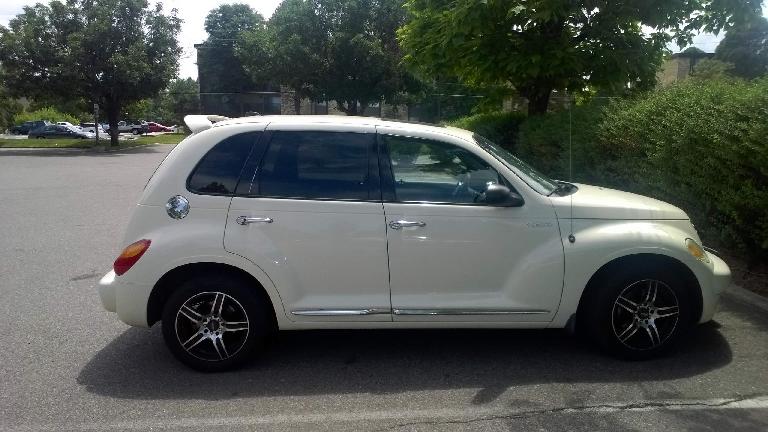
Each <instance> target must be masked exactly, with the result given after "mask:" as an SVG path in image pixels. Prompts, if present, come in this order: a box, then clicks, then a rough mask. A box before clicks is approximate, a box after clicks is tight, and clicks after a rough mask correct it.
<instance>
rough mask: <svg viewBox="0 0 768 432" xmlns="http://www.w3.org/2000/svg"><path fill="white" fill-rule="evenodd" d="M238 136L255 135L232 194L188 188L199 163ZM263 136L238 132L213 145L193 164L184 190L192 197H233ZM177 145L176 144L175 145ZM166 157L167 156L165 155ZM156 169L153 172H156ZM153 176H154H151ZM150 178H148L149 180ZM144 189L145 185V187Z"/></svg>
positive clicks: (250, 132) (261, 133)
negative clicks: (219, 146) (221, 145)
mask: <svg viewBox="0 0 768 432" xmlns="http://www.w3.org/2000/svg"><path fill="white" fill-rule="evenodd" d="M240 135H255V139H253V140H252V141H251V148H250V149H249V150H248V154H247V155H246V157H245V161H244V162H243V166H241V167H240V172H239V173H238V175H237V180H236V181H235V189H234V190H233V191H232V193H218V192H201V191H198V190H195V189H193V188H192V187H190V181H191V180H192V177H193V176H194V175H195V173H196V172H197V168H198V167H199V166H200V164H201V163H203V160H204V159H205V157H206V156H208V154H209V153H210V152H212V151H213V150H214V149H215V148H216V147H218V145H219V144H221V143H223V142H224V141H226V140H229V139H232V138H234V137H237V136H240ZM263 135H264V131H261V130H255V131H247V132H240V133H236V134H233V135H230V136H228V137H226V138H224V139H222V140H220V141H219V142H217V143H216V144H214V145H213V146H212V147H211V148H209V149H208V150H207V151H206V152H205V154H204V155H203V156H202V157H201V158H200V160H198V161H197V163H195V166H194V167H193V168H192V170H191V171H190V172H189V175H187V180H186V181H185V182H184V188H185V189H187V191H188V192H190V193H192V194H194V195H200V196H226V197H230V198H231V197H234V196H235V193H236V192H237V187H238V185H239V184H240V178H241V177H242V176H243V170H244V169H245V167H246V166H247V165H248V161H249V160H250V158H251V154H252V153H253V150H254V149H255V148H256V144H258V143H259V142H260V140H261V139H262V136H263ZM177 145H178V144H177ZM166 157H168V155H166ZM163 162H165V159H163ZM163 162H160V165H162V164H163ZM160 165H158V166H157V168H160ZM157 168H156V169H155V171H157ZM153 175H154V174H153ZM151 179H152V178H151V177H150V180H151ZM147 184H149V181H147ZM145 187H146V185H145Z"/></svg>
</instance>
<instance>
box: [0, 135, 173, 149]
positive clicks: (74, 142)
mask: <svg viewBox="0 0 768 432" xmlns="http://www.w3.org/2000/svg"><path fill="white" fill-rule="evenodd" d="M185 137H186V135H184V134H175V133H174V134H163V135H157V136H141V137H138V138H136V139H132V140H120V148H129V147H136V146H142V145H149V144H178V143H179V142H181V140H183V139H184V138H185ZM99 143H100V144H101V145H105V144H107V143H108V141H107V140H104V139H99ZM95 145H96V140H81V139H58V138H53V139H0V148H91V147H94V146H95Z"/></svg>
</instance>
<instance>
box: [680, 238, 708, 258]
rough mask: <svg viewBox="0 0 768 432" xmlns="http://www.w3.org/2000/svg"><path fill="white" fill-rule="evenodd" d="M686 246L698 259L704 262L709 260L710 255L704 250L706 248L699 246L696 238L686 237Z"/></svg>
mask: <svg viewBox="0 0 768 432" xmlns="http://www.w3.org/2000/svg"><path fill="white" fill-rule="evenodd" d="M685 247H687V248H688V252H690V254H691V255H693V256H694V257H696V259H697V260H699V261H703V262H709V257H708V256H707V253H706V252H705V251H704V248H703V247H701V246H699V244H698V243H696V241H695V240H694V239H690V238H687V239H685Z"/></svg>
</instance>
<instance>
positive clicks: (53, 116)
mask: <svg viewBox="0 0 768 432" xmlns="http://www.w3.org/2000/svg"><path fill="white" fill-rule="evenodd" d="M36 120H48V121H49V122H52V123H56V122H60V121H65V122H70V123H72V124H73V125H77V124H79V123H80V120H78V119H77V117H75V116H73V115H70V114H66V113H63V112H60V111H58V110H56V108H53V107H46V108H41V109H38V110H35V111H25V112H21V113H19V114H16V116H14V117H13V121H14V123H15V124H20V123H24V122H25V121H36Z"/></svg>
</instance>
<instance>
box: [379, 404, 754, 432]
mask: <svg viewBox="0 0 768 432" xmlns="http://www.w3.org/2000/svg"><path fill="white" fill-rule="evenodd" d="M745 402H746V403H745ZM708 408H716V409H722V408H727V409H749V408H761V409H766V408H768V395H750V396H743V397H736V398H729V399H710V400H690V401H683V400H664V401H646V402H633V403H627V404H611V403H604V404H596V405H584V406H579V407H558V408H549V409H540V410H528V411H519V412H515V413H509V414H493V415H485V416H479V417H475V418H469V419H455V420H447V419H446V420H424V421H414V422H408V423H400V424H397V425H393V426H390V427H387V428H382V429H377V431H388V430H396V429H402V428H406V427H409V426H426V425H434V426H437V425H450V424H471V423H477V422H484V421H493V420H515V419H526V418H532V417H538V416H542V415H549V414H571V413H583V412H587V413H590V412H594V413H613V412H623V411H652V410H691V409H693V410H700V409H708Z"/></svg>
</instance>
